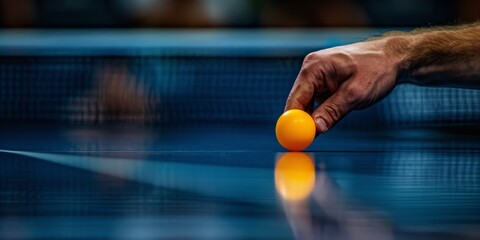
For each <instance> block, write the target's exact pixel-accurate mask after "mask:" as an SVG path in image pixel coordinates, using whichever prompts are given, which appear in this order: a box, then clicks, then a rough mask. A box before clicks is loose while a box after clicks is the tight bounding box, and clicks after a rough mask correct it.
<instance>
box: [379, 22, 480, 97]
mask: <svg viewBox="0 0 480 240" xmlns="http://www.w3.org/2000/svg"><path fill="white" fill-rule="evenodd" d="M382 38H384V39H383V40H384V41H386V43H385V51H386V53H387V54H389V55H391V56H393V55H396V54H398V55H399V56H402V60H401V62H400V64H401V65H400V66H399V69H400V72H399V76H398V80H399V82H408V83H414V84H418V85H430V86H451V87H465V88H480V23H475V24H469V25H462V26H456V27H437V28H430V29H417V30H414V31H412V32H408V33H400V32H391V33H387V34H385V36H384V37H382ZM382 38H379V39H378V40H380V41H381V40H382ZM374 41H375V40H374Z"/></svg>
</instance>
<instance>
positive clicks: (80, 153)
mask: <svg viewBox="0 0 480 240" xmlns="http://www.w3.org/2000/svg"><path fill="white" fill-rule="evenodd" d="M0 128H1V130H2V135H1V136H0V149H1V152H0V213H1V214H0V238H1V239H71V238H77V239H78V238H81V239H100V238H101V239H292V238H297V239H322V238H323V239H480V231H479V229H480V204H479V202H480V178H479V172H480V161H479V157H480V151H479V150H478V149H479V148H478V147H479V144H480V143H478V131H475V130H471V129H466V127H463V128H461V129H456V130H455V131H453V130H452V131H449V130H445V129H403V130H395V131H387V130H371V131H355V130H349V131H337V130H335V129H333V130H332V131H331V132H329V133H328V134H325V135H322V136H319V137H318V138H317V139H316V141H315V142H314V144H312V146H311V147H310V148H309V149H308V150H307V153H308V154H309V156H310V158H311V160H312V161H314V165H315V173H314V174H315V187H314V189H313V191H312V193H311V195H310V197H308V198H307V199H305V200H303V201H289V200H288V199H286V198H285V197H283V195H281V194H280V192H279V191H282V190H280V189H279V188H278V187H277V188H276V181H278V179H277V180H275V179H276V177H275V176H276V174H278V172H277V173H276V171H278V170H277V169H276V164H277V163H278V161H279V158H280V157H282V156H285V154H286V153H285V152H284V150H283V149H282V148H281V147H280V146H279V145H278V143H277V142H276V140H275V136H274V134H273V125H272V124H244V125H225V124H222V125H192V126H182V127H174V126H164V127H147V126H121V125H117V126H108V127H105V126H58V125H52V124H40V123H38V124H28V125H24V124H2V125H1V127H0ZM462 129H463V130H462ZM473 129H478V128H473ZM293 164H295V163H293ZM306 174H308V173H306ZM277 184H278V182H277Z"/></svg>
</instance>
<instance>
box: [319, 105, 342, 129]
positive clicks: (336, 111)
mask: <svg viewBox="0 0 480 240" xmlns="http://www.w3.org/2000/svg"><path fill="white" fill-rule="evenodd" d="M323 109H324V110H325V113H326V114H327V115H328V116H329V117H330V118H331V119H332V121H338V120H339V119H340V117H341V115H342V114H341V111H340V108H339V107H338V106H337V105H336V104H333V103H325V104H324V106H323ZM331 124H332V123H330V125H331Z"/></svg>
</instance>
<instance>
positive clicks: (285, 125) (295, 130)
mask: <svg viewBox="0 0 480 240" xmlns="http://www.w3.org/2000/svg"><path fill="white" fill-rule="evenodd" d="M315 132H316V130H315V122H314V121H313V118H312V117H311V116H310V114H308V113H306V112H304V111H302V110H299V109H292V110H288V111H286V112H284V113H283V114H282V115H281V116H280V117H279V118H278V121H277V125H276V127H275V134H276V135H277V140H278V142H279V143H280V145H282V146H283V147H284V148H286V149H288V150H290V151H302V150H303V149H305V148H307V147H308V146H309V145H310V144H311V143H312V142H313V139H314V138H315Z"/></svg>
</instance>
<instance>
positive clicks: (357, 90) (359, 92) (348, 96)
mask: <svg viewBox="0 0 480 240" xmlns="http://www.w3.org/2000/svg"><path fill="white" fill-rule="evenodd" d="M365 93H366V89H365V88H364V86H362V85H361V84H349V85H348V86H346V88H345V90H344V95H345V100H346V101H347V102H348V103H354V102H356V101H359V100H362V99H363V97H364V96H365Z"/></svg>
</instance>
